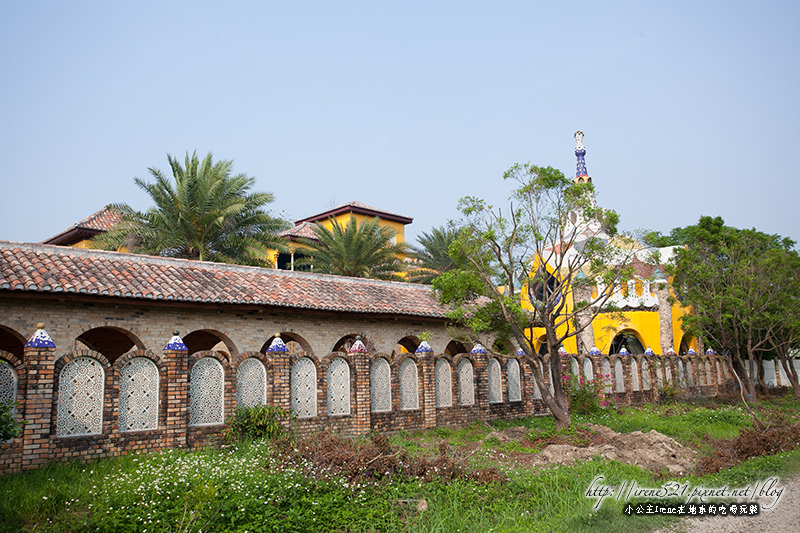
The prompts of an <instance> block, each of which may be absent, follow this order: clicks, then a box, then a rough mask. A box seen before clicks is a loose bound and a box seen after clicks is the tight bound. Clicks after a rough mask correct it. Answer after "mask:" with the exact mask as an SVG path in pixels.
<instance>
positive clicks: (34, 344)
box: [25, 322, 56, 348]
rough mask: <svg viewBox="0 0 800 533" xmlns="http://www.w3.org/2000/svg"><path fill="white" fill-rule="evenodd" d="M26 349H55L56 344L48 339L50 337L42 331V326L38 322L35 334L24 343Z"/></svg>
mask: <svg viewBox="0 0 800 533" xmlns="http://www.w3.org/2000/svg"><path fill="white" fill-rule="evenodd" d="M25 347H26V348H55V347H56V343H54V342H53V339H51V338H50V335H48V334H47V332H46V331H45V330H44V324H43V323H41V322H39V323H38V324H36V333H34V334H33V337H31V338H30V340H29V341H28V342H26V343H25Z"/></svg>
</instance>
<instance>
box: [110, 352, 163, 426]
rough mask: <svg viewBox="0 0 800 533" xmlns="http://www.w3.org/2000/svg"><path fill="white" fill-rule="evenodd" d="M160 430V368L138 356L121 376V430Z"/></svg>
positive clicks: (125, 367) (125, 368) (126, 366)
mask: <svg viewBox="0 0 800 533" xmlns="http://www.w3.org/2000/svg"><path fill="white" fill-rule="evenodd" d="M147 429H158V367H156V365H155V363H154V362H153V361H151V360H150V359H148V358H146V357H134V358H133V359H131V360H130V361H128V362H127V363H125V366H123V367H122V370H121V371H120V377H119V430H120V431H121V432H125V431H144V430H147Z"/></svg>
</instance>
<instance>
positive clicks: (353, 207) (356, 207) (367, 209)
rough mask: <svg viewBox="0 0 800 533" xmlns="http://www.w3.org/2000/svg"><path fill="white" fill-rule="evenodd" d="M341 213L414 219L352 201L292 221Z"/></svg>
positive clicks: (322, 218) (315, 220) (311, 219)
mask: <svg viewBox="0 0 800 533" xmlns="http://www.w3.org/2000/svg"><path fill="white" fill-rule="evenodd" d="M343 213H357V214H361V215H367V216H372V217H378V218H382V219H384V220H391V221H394V222H399V223H401V224H411V222H413V221H414V219H413V218H411V217H407V216H405V215H398V214H397V213H390V212H389V211H383V210H381V209H378V208H377V207H372V206H371V205H367V204H365V203H362V202H355V201H354V202H347V203H346V204H342V205H340V206H338V207H334V208H333V209H328V210H327V211H323V212H322V213H319V214H316V215H313V216H310V217H306V218H301V219H300V220H295V222H294V223H295V224H298V225H299V224H300V223H302V222H317V221H320V220H327V219H328V218H330V217H335V216H337V215H341V214H343Z"/></svg>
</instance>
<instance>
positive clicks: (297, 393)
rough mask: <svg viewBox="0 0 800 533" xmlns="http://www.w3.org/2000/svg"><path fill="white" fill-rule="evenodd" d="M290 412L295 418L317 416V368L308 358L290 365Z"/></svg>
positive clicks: (300, 359)
mask: <svg viewBox="0 0 800 533" xmlns="http://www.w3.org/2000/svg"><path fill="white" fill-rule="evenodd" d="M292 411H293V412H294V416H296V417H297V418H310V417H313V416H317V367H316V366H314V362H313V361H312V360H311V359H309V358H308V357H301V358H299V359H298V360H297V361H295V362H294V364H293V365H292Z"/></svg>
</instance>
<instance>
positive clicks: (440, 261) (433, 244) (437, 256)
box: [406, 227, 458, 285]
mask: <svg viewBox="0 0 800 533" xmlns="http://www.w3.org/2000/svg"><path fill="white" fill-rule="evenodd" d="M456 236H458V230H457V229H455V228H453V227H441V228H433V229H432V230H431V232H430V233H426V232H422V235H421V236H420V237H417V242H418V243H419V244H420V246H412V247H411V257H412V258H413V259H414V261H415V262H414V265H413V266H412V267H410V268H409V271H408V275H407V276H406V279H407V280H408V281H412V282H414V283H425V284H428V285H430V284H431V282H432V281H433V279H434V278H435V277H437V276H439V275H441V274H442V273H443V272H446V271H448V270H451V269H453V268H455V266H456V264H455V262H454V261H453V260H452V259H451V258H450V256H449V255H448V251H449V248H450V243H452V242H453V240H454V239H455V238H456Z"/></svg>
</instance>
